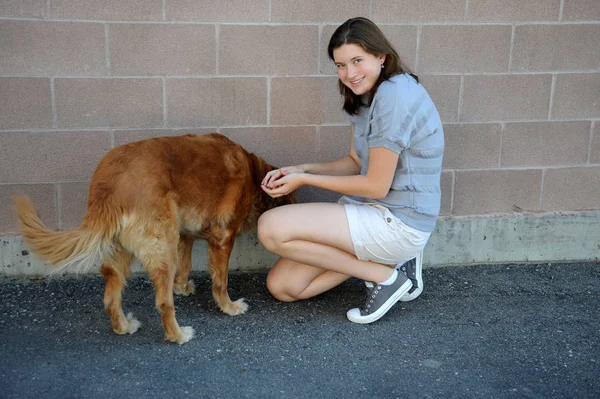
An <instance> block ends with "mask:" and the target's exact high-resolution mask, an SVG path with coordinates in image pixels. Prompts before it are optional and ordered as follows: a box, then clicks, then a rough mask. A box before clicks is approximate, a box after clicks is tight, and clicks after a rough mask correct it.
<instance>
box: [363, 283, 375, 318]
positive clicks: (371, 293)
mask: <svg viewBox="0 0 600 399" xmlns="http://www.w3.org/2000/svg"><path fill="white" fill-rule="evenodd" d="M365 283H369V284H370V285H371V286H370V287H369V285H367V284H365V287H366V289H365V290H366V292H367V297H366V299H365V302H364V305H363V307H362V310H364V311H365V312H367V313H369V311H370V307H371V306H370V304H371V303H373V301H374V299H375V298H374V296H376V295H377V294H378V293H379V291H378V290H377V287H378V285H377V284H375V283H374V282H372V281H365Z"/></svg>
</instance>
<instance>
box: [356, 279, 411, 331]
mask: <svg viewBox="0 0 600 399" xmlns="http://www.w3.org/2000/svg"><path fill="white" fill-rule="evenodd" d="M411 288H412V281H410V279H409V280H406V282H405V283H404V284H402V286H400V288H399V289H398V290H397V291H396V292H395V293H394V295H392V296H391V297H389V298H388V300H387V301H385V303H384V304H383V305H381V307H380V308H379V309H377V311H376V312H375V313H373V314H370V315H368V316H358V317H357V316H354V315H353V314H351V313H350V311H348V312H347V313H346V317H347V318H348V320H350V321H351V322H353V323H358V324H369V323H373V322H375V321H377V320H379V319H381V318H382V317H383V316H384V315H385V314H386V313H387V312H388V310H390V309H391V307H392V306H394V304H395V303H396V302H398V299H399V298H400V297H402V296H403V295H404V294H406V293H407V292H408V291H409V290H410V289H411Z"/></svg>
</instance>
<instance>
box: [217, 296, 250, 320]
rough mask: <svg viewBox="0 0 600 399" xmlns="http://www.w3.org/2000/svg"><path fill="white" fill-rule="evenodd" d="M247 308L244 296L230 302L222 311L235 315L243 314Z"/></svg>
mask: <svg viewBox="0 0 600 399" xmlns="http://www.w3.org/2000/svg"><path fill="white" fill-rule="evenodd" d="M247 310H248V304H247V303H246V300H245V299H244V298H240V299H238V300H237V301H233V302H231V304H230V305H229V306H227V307H226V308H224V309H223V312H225V313H227V314H228V315H230V316H237V315H239V314H244V313H246V311H247Z"/></svg>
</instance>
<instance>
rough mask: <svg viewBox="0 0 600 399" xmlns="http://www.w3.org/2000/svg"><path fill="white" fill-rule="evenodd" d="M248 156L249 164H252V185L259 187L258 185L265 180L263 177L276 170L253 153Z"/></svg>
mask: <svg viewBox="0 0 600 399" xmlns="http://www.w3.org/2000/svg"><path fill="white" fill-rule="evenodd" d="M248 156H249V158H250V163H251V164H252V173H253V176H252V177H253V180H254V183H256V185H257V186H260V183H261V182H262V180H263V179H264V178H265V175H266V174H267V173H268V172H270V171H272V170H273V169H276V168H275V166H273V165H271V164H269V163H267V162H266V161H265V160H264V159H262V158H261V157H259V156H257V155H255V154H254V153H250V154H248Z"/></svg>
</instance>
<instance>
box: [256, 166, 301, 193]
mask: <svg viewBox="0 0 600 399" xmlns="http://www.w3.org/2000/svg"><path fill="white" fill-rule="evenodd" d="M303 172H304V169H303V168H301V167H300V166H285V167H283V168H280V169H274V170H272V171H270V172H269V173H267V174H266V175H265V177H264V179H263V180H262V182H261V186H263V187H267V188H270V189H272V188H275V187H276V185H275V184H274V183H275V181H277V180H279V179H281V178H282V177H283V176H287V175H289V174H291V173H303Z"/></svg>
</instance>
